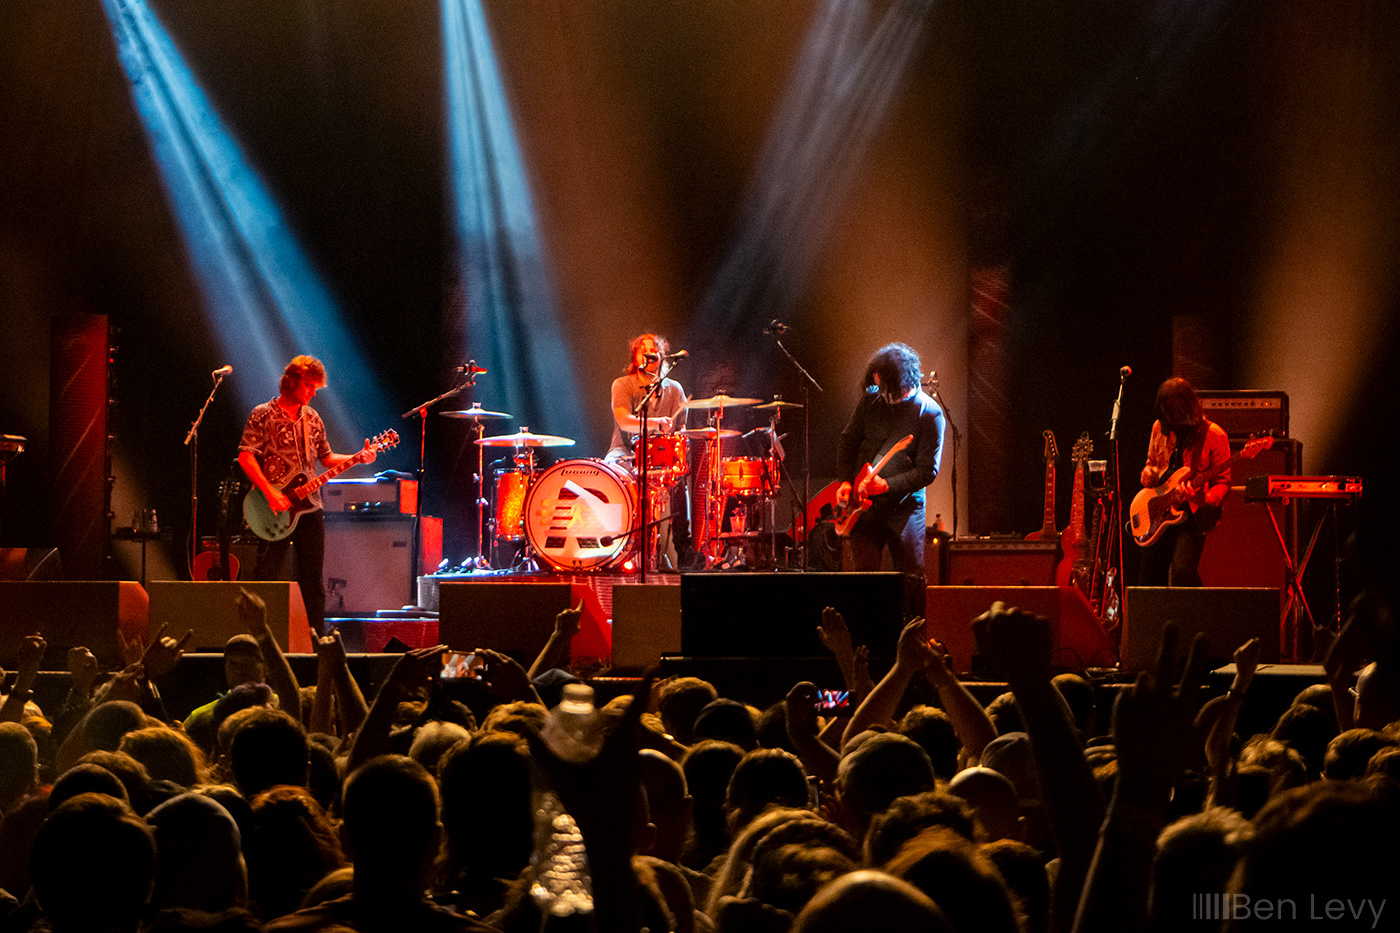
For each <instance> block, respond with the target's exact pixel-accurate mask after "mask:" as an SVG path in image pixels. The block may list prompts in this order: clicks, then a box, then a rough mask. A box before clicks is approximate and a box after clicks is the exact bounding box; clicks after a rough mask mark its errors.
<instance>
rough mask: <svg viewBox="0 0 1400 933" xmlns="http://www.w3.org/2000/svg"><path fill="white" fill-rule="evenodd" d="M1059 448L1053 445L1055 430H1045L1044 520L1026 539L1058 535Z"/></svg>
mask: <svg viewBox="0 0 1400 933" xmlns="http://www.w3.org/2000/svg"><path fill="white" fill-rule="evenodd" d="M1059 457H1060V450H1059V448H1058V447H1056V446H1055V432H1054V431H1046V432H1045V520H1044V522H1043V523H1042V524H1041V526H1040V530H1039V531H1032V532H1031V533H1030V534H1028V535H1026V540H1027V541H1054V540H1055V539H1057V538H1058V537H1059V536H1060V533H1059V532H1058V531H1056V530H1055V461H1056V460H1058V459H1059Z"/></svg>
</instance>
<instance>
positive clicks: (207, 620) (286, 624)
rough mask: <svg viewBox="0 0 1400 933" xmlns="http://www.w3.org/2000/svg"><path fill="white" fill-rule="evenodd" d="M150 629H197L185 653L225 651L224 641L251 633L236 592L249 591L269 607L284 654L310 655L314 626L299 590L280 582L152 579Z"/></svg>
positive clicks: (173, 632)
mask: <svg viewBox="0 0 1400 933" xmlns="http://www.w3.org/2000/svg"><path fill="white" fill-rule="evenodd" d="M147 587H148V588H149V590H150V594H151V631H152V633H154V632H159V631H160V629H161V626H168V627H169V630H168V631H167V632H166V634H167V635H172V636H174V637H176V638H179V637H181V636H182V635H184V634H185V632H186V631H187V630H188V629H194V637H193V638H192V639H190V643H189V644H188V645H187V646H186V650H187V651H191V652H194V651H215V652H222V651H223V650H224V643H225V642H227V641H228V640H229V639H230V638H232V637H233V636H234V635H239V634H242V633H243V632H246V631H247V629H245V628H244V627H243V623H242V621H240V620H239V618H238V603H237V600H238V591H239V590H240V589H243V588H247V589H248V590H249V592H252V593H256V594H257V595H258V596H259V597H260V598H261V599H262V601H263V602H264V603H266V604H267V624H268V626H269V627H270V628H271V629H272V635H273V637H274V638H276V639H277V643H278V644H279V645H281V646H282V650H283V651H289V652H309V651H311V650H312V647H311V623H310V622H309V621H308V620H307V618H306V604H305V603H304V602H302V598H301V587H300V586H298V585H297V584H296V583H290V582H286V581H281V580H275V581H274V580H268V581H232V582H228V581H223V580H219V581H207V580H199V581H190V580H152V581H151V582H150V583H149V584H147Z"/></svg>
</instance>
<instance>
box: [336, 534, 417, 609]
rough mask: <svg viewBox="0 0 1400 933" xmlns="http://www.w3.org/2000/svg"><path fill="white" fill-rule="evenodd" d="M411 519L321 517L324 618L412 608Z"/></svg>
mask: <svg viewBox="0 0 1400 933" xmlns="http://www.w3.org/2000/svg"><path fill="white" fill-rule="evenodd" d="M412 568H413V516H412V515H400V514H399V513H398V512H383V513H377V512H376V513H357V512H327V513H326V563H325V568H324V570H323V572H322V576H323V577H324V580H325V585H326V615H327V616H337V615H346V614H350V615H372V614H374V613H375V612H377V611H379V610H380V609H402V608H403V607H404V606H408V605H412V603H413V579H414V574H413V569H412Z"/></svg>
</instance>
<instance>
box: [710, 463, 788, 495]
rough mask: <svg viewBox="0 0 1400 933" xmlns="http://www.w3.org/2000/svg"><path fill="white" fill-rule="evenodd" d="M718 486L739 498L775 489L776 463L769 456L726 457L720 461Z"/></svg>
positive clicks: (762, 493)
mask: <svg viewBox="0 0 1400 933" xmlns="http://www.w3.org/2000/svg"><path fill="white" fill-rule="evenodd" d="M720 467H721V468H722V470H721V473H720V478H719V485H720V488H721V489H723V490H724V491H725V492H726V493H728V494H729V495H731V496H738V497H739V498H741V499H746V498H751V497H755V496H766V495H770V494H772V493H773V492H775V491H777V488H778V465H777V463H776V462H774V460H773V459H772V458H771V457H726V458H724V460H723V461H721V463H720Z"/></svg>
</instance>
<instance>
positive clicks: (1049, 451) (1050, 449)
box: [1045, 430, 1060, 461]
mask: <svg viewBox="0 0 1400 933" xmlns="http://www.w3.org/2000/svg"><path fill="white" fill-rule="evenodd" d="M1059 457H1060V450H1059V448H1058V447H1056V446H1055V432H1054V431H1050V430H1046V432H1045V459H1046V460H1047V461H1048V460H1058V459H1059Z"/></svg>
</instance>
